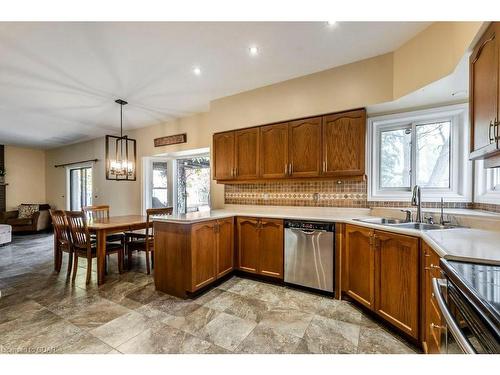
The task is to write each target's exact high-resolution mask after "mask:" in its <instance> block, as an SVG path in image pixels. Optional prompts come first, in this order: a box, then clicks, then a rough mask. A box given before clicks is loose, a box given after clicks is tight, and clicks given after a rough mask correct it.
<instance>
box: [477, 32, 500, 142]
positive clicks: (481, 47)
mask: <svg viewBox="0 0 500 375" xmlns="http://www.w3.org/2000/svg"><path fill="white" fill-rule="evenodd" d="M496 27H497V25H496V24H495V23H493V24H491V26H490V27H489V28H488V29H487V30H486V32H485V33H484V35H483V36H482V38H481V39H480V41H479V42H478V44H477V45H476V48H475V49H474V51H473V52H472V55H471V57H470V101H471V106H470V111H471V129H472V150H471V151H475V150H479V149H481V148H483V147H485V146H488V145H489V144H490V143H492V141H491V140H490V137H492V138H493V137H494V134H493V127H492V126H490V124H492V123H494V122H495V119H498V117H497V115H498V113H497V110H498V108H497V106H498V99H499V97H498V41H497V37H496V30H495V28H496Z"/></svg>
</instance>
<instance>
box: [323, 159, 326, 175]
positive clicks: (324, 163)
mask: <svg viewBox="0 0 500 375" xmlns="http://www.w3.org/2000/svg"><path fill="white" fill-rule="evenodd" d="M323 173H326V160H323Z"/></svg>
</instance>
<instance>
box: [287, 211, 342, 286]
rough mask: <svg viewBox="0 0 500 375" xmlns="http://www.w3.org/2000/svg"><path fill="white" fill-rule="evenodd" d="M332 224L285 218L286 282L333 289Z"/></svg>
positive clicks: (333, 244) (333, 232)
mask: <svg viewBox="0 0 500 375" xmlns="http://www.w3.org/2000/svg"><path fill="white" fill-rule="evenodd" d="M334 234H335V224H333V223H321V222H311V221H296V220H285V282H286V283H290V284H297V285H301V286H305V287H308V288H313V289H319V290H322V291H326V292H333V275H334V247H335V236H334Z"/></svg>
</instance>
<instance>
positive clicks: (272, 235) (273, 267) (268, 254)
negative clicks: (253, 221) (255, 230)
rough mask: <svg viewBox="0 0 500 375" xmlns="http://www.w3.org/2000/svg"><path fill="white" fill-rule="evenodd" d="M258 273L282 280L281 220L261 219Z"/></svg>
mask: <svg viewBox="0 0 500 375" xmlns="http://www.w3.org/2000/svg"><path fill="white" fill-rule="evenodd" d="M259 228H260V230H259V231H260V233H259V245H260V246H259V255H260V256H259V273H260V274H262V275H266V276H272V277H277V278H280V279H283V263H284V260H283V220H275V219H261V220H260V225H259Z"/></svg>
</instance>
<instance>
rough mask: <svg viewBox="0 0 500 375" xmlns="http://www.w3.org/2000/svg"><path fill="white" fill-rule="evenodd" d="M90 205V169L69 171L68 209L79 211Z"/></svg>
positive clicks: (72, 169) (82, 168)
mask: <svg viewBox="0 0 500 375" xmlns="http://www.w3.org/2000/svg"><path fill="white" fill-rule="evenodd" d="M90 205H92V167H80V168H71V169H70V170H69V209H70V210H71V211H80V210H81V209H82V207H84V206H90Z"/></svg>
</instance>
